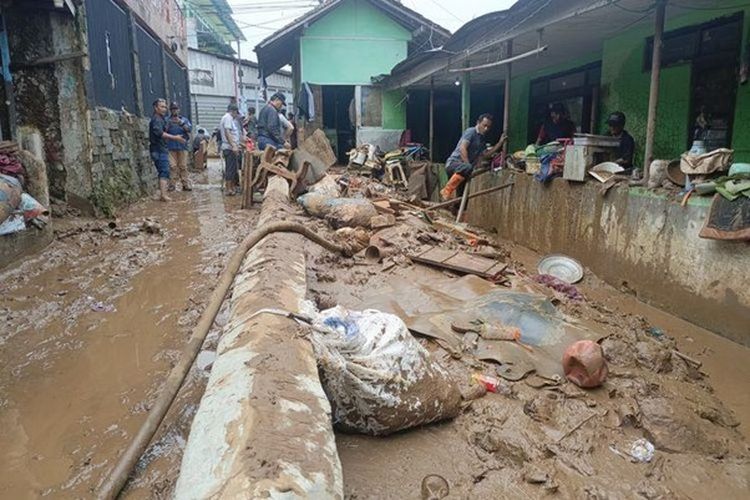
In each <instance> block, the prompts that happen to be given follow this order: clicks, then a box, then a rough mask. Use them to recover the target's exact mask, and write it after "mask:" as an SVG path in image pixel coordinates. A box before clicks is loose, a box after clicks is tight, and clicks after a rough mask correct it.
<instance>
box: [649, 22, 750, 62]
mask: <svg viewBox="0 0 750 500" xmlns="http://www.w3.org/2000/svg"><path fill="white" fill-rule="evenodd" d="M741 40H742V13H741V12H740V13H737V14H734V15H732V16H728V17H722V18H720V19H716V20H714V21H711V22H708V23H704V24H696V25H694V26H688V27H686V28H680V29H677V30H673V31H668V32H667V33H665V34H664V38H663V42H662V52H661V67H662V68H667V67H669V66H675V65H678V64H684V63H688V62H690V61H693V60H695V59H696V58H698V57H701V56H707V55H716V54H729V53H733V52H735V51H737V50H738V47H739V44H740V41H741ZM653 53H654V37H649V38H648V39H647V40H646V48H645V54H644V58H643V70H644V71H651V62H652V61H653Z"/></svg>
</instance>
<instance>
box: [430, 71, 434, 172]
mask: <svg viewBox="0 0 750 500" xmlns="http://www.w3.org/2000/svg"><path fill="white" fill-rule="evenodd" d="M434 151H435V81H434V78H432V77H430V163H432V162H434V161H435V153H434Z"/></svg>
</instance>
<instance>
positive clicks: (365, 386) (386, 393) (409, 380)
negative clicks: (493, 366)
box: [311, 307, 461, 435]
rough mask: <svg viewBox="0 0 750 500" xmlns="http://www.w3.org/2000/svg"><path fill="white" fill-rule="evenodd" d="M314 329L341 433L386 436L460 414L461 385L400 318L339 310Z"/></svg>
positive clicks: (320, 317) (318, 319) (321, 318)
mask: <svg viewBox="0 0 750 500" xmlns="http://www.w3.org/2000/svg"><path fill="white" fill-rule="evenodd" d="M313 326H314V330H313V333H312V334H311V340H312V344H313V347H314V349H315V354H316V356H317V359H318V366H319V368H320V371H321V374H322V381H323V388H324V389H325V391H326V394H327V395H328V399H329V400H330V401H331V407H332V410H333V418H334V425H336V426H337V427H339V428H340V429H342V430H344V431H347V432H359V433H365V434H373V435H384V434H389V433H392V432H396V431H399V430H402V429H407V428H409V427H414V426H418V425H422V424H427V423H430V422H435V421H438V420H443V419H446V418H453V417H455V416H456V415H458V412H459V410H460V403H461V395H460V393H459V391H458V388H457V386H456V384H455V382H454V381H453V380H452V379H451V377H450V376H449V374H448V372H447V371H446V370H445V368H443V367H442V366H441V365H440V364H439V363H438V362H437V361H435V360H433V359H432V358H431V356H430V354H429V352H427V350H425V349H424V348H423V347H422V346H421V345H420V344H419V342H417V341H416V339H414V337H412V335H411V333H409V330H408V329H407V327H406V325H405V324H404V322H403V321H401V319H400V318H398V317H397V316H394V315H392V314H386V313H382V312H380V311H374V310H366V311H361V312H358V311H348V310H346V309H344V308H342V307H336V308H333V309H329V310H326V311H323V312H321V313H319V314H318V315H317V317H316V318H315V321H314V325H313Z"/></svg>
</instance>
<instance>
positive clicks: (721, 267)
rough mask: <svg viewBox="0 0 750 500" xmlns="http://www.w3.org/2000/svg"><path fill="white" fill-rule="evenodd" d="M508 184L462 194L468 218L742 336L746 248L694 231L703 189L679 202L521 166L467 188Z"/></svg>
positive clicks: (747, 321)
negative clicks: (472, 195)
mask: <svg viewBox="0 0 750 500" xmlns="http://www.w3.org/2000/svg"><path fill="white" fill-rule="evenodd" d="M511 178H512V179H513V180H514V181H515V184H514V186H513V187H512V188H511V189H506V190H503V191H501V192H499V193H493V194H489V195H486V196H482V197H479V198H477V199H475V200H472V201H470V202H469V210H468V217H469V222H471V223H472V224H476V225H477V226H480V227H484V228H486V229H490V230H496V231H497V233H498V235H499V236H500V237H501V238H505V239H508V240H512V241H515V242H517V243H519V244H521V245H524V246H527V247H529V248H531V249H532V250H535V251H537V252H540V253H543V254H546V253H564V254H567V255H570V256H572V257H575V258H577V259H579V260H580V261H581V262H582V263H583V265H584V266H586V267H587V268H588V269H590V270H591V271H593V272H594V273H596V274H597V275H598V276H599V277H600V278H602V279H604V280H605V281H607V282H608V283H610V284H611V285H613V286H614V287H616V288H618V289H624V290H627V291H630V292H632V293H634V294H635V295H636V296H637V297H638V298H639V299H641V300H643V301H645V302H648V303H651V304H652V305H654V306H656V307H659V308H661V309H664V310H666V311H669V312H671V313H672V314H675V315H677V316H680V317H682V318H684V319H686V320H688V321H690V322H692V323H695V324H697V325H700V326H702V327H704V328H707V329H709V330H712V331H715V332H717V333H719V334H721V335H723V336H725V337H727V338H730V339H732V340H735V341H737V342H739V343H742V344H745V345H750V329H748V325H750V287H748V286H747V276H748V269H750V251H748V250H749V249H748V244H747V243H746V242H727V241H714V240H706V239H701V238H699V237H698V233H699V232H700V230H701V228H702V227H703V223H704V221H705V219H706V216H707V214H708V209H709V206H710V198H701V197H695V198H693V199H691V201H690V203H689V204H688V205H687V206H686V207H681V206H680V204H679V203H678V202H677V201H676V199H675V198H674V197H672V198H668V197H667V196H666V195H664V194H658V193H655V192H653V191H648V190H645V189H642V188H630V189H628V188H613V189H612V190H611V191H610V192H609V194H607V196H606V197H602V196H601V195H600V194H599V188H600V186H599V184H598V183H586V184H583V183H569V182H567V181H565V180H563V179H555V180H553V181H552V182H551V183H550V184H549V185H546V186H545V185H542V184H540V183H539V182H536V181H534V180H533V178H532V177H531V176H528V175H526V174H507V173H505V174H502V175H498V176H495V175H489V174H487V175H482V176H480V177H477V178H476V179H475V181H473V182H472V190H473V191H474V190H479V189H484V188H488V187H491V186H494V185H499V184H500V183H505V182H508V181H509V180H511Z"/></svg>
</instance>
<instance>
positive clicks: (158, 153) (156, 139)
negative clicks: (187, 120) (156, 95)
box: [148, 99, 186, 201]
mask: <svg viewBox="0 0 750 500" xmlns="http://www.w3.org/2000/svg"><path fill="white" fill-rule="evenodd" d="M166 115H167V101H166V100H164V99H157V100H155V101H154V114H153V116H152V117H151V121H150V122H149V124H148V151H149V154H150V155H151V160H152V161H153V162H154V166H155V167H156V171H157V173H158V175H159V194H160V196H159V199H160V200H161V201H170V198H169V196H167V190H168V189H169V151H168V150H167V141H177V142H182V143H185V142H186V141H185V138H184V137H182V136H179V135H172V134H170V133H168V132H167V120H166V118H165V117H166Z"/></svg>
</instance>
